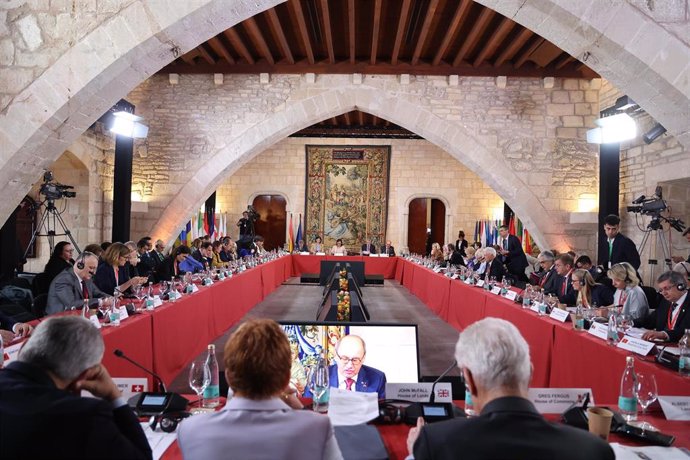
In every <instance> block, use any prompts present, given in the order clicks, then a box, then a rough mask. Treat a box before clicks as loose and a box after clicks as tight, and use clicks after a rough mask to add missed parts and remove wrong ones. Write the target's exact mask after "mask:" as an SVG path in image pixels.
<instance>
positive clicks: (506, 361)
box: [407, 318, 614, 460]
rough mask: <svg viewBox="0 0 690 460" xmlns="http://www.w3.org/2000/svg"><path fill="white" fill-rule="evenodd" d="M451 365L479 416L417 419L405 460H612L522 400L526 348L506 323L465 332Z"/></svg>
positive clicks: (599, 443) (600, 444)
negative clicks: (454, 364) (427, 421)
mask: <svg viewBox="0 0 690 460" xmlns="http://www.w3.org/2000/svg"><path fill="white" fill-rule="evenodd" d="M455 359H456V360H457V362H458V367H459V368H460V369H461V370H462V373H463V376H464V378H465V382H466V385H467V388H468V390H469V391H470V393H471V394H472V401H473V402H474V407H475V409H476V410H477V411H478V412H479V416H478V417H472V418H458V419H453V420H447V421H444V422H439V423H434V424H433V425H425V424H424V420H423V419H422V418H421V417H420V418H419V420H418V421H417V426H416V427H413V428H412V429H410V433H409V435H408V439H407V447H408V450H409V452H410V456H408V459H416V460H422V459H455V458H459V457H462V458H463V459H468V460H473V459H491V458H500V459H504V460H511V459H525V458H531V459H546V458H559V459H561V460H580V459H582V460H585V459H587V460H599V459H601V460H608V459H613V458H614V454H613V450H612V449H611V447H609V445H608V444H607V443H606V442H605V441H603V440H602V439H599V438H597V437H596V436H594V435H592V434H590V433H589V432H587V431H584V430H581V429H578V428H573V427H569V426H565V425H559V424H552V423H550V422H548V421H546V420H545V419H544V418H543V417H542V416H541V415H540V414H539V413H538V412H537V410H536V409H535V407H534V405H533V404H532V403H531V402H530V401H529V400H528V399H527V389H528V385H529V380H530V377H531V374H532V364H531V362H530V357H529V347H528V345H527V342H526V341H525V339H524V338H522V336H521V335H520V332H519V331H518V330H517V328H516V327H515V326H513V325H512V324H511V323H509V322H508V321H505V320H502V319H498V318H485V319H483V320H481V321H477V322H476V323H474V324H472V325H471V326H469V327H468V328H467V329H465V330H464V331H463V332H462V333H460V338H459V339H458V343H457V345H456V347H455ZM413 453H414V455H413Z"/></svg>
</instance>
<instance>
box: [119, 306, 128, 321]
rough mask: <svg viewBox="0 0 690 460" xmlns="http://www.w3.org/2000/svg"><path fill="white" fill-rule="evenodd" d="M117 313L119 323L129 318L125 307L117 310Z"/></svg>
mask: <svg viewBox="0 0 690 460" xmlns="http://www.w3.org/2000/svg"><path fill="white" fill-rule="evenodd" d="M118 311H119V312H120V321H124V320H125V319H127V318H129V313H127V307H125V306H124V305H123V306H121V307H120V308H118Z"/></svg>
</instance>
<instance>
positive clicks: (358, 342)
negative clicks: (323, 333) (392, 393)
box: [328, 335, 386, 399]
mask: <svg viewBox="0 0 690 460" xmlns="http://www.w3.org/2000/svg"><path fill="white" fill-rule="evenodd" d="M335 353H336V362H337V363H336V364H333V365H331V366H330V368H329V376H328V377H329V383H330V386H332V387H337V388H340V389H341V390H347V391H361V392H364V393H378V395H379V399H386V374H384V373H383V372H381V371H380V370H378V369H374V368H373V367H369V366H365V365H364V364H363V363H364V359H365V358H366V354H367V348H366V344H365V343H364V340H362V338H361V337H359V336H356V335H346V336H345V337H343V338H342V339H340V341H339V342H338V344H337V345H336V347H335Z"/></svg>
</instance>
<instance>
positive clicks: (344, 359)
mask: <svg viewBox="0 0 690 460" xmlns="http://www.w3.org/2000/svg"><path fill="white" fill-rule="evenodd" d="M338 359H339V360H340V362H341V363H343V364H347V363H352V364H353V365H355V366H359V365H360V364H362V358H348V357H347V356H340V355H338Z"/></svg>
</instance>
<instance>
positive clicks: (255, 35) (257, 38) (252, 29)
mask: <svg viewBox="0 0 690 460" xmlns="http://www.w3.org/2000/svg"><path fill="white" fill-rule="evenodd" d="M242 24H244V28H245V29H246V30H247V33H248V34H249V38H250V39H251V40H252V42H254V45H255V46H256V47H257V48H258V49H259V53H261V55H262V56H263V57H264V59H266V61H267V62H268V63H269V64H271V65H272V64H275V61H274V60H273V55H272V54H271V50H270V49H269V48H268V44H267V43H266V40H264V35H263V34H262V33H261V29H259V25H258V24H257V23H256V20H255V19H254V18H248V19H246V20H245V21H244V22H243V23H242Z"/></svg>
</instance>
